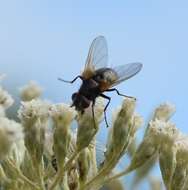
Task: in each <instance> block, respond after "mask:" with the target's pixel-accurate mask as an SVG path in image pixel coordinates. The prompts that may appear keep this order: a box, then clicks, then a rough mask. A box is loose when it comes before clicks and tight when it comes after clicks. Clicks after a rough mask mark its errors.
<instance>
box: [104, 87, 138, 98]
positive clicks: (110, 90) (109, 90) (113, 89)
mask: <svg viewBox="0 0 188 190" xmlns="http://www.w3.org/2000/svg"><path fill="white" fill-rule="evenodd" d="M112 91H115V92H116V93H117V94H118V95H119V96H123V97H126V98H132V99H134V100H136V98H135V97H132V96H127V95H125V94H121V93H120V92H119V90H117V89H116V88H111V89H108V90H106V92H112Z"/></svg>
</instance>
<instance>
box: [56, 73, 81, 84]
mask: <svg viewBox="0 0 188 190" xmlns="http://www.w3.org/2000/svg"><path fill="white" fill-rule="evenodd" d="M78 78H80V79H81V80H83V77H82V76H80V75H78V76H77V77H75V78H74V79H73V80H72V81H68V80H64V79H62V78H58V80H60V81H62V82H66V83H71V84H72V83H74V82H75V81H76V80H77V79H78Z"/></svg>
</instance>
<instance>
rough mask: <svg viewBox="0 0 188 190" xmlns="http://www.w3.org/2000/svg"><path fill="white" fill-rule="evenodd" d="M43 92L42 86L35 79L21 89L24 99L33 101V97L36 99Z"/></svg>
mask: <svg viewBox="0 0 188 190" xmlns="http://www.w3.org/2000/svg"><path fill="white" fill-rule="evenodd" d="M41 93H42V88H41V87H40V86H39V85H38V84H37V83H36V82H34V81H30V82H29V83H28V84H27V85H25V86H23V87H22V88H21V90H20V96H21V99H22V101H31V100H32V99H36V98H38V97H39V96H40V95H41Z"/></svg>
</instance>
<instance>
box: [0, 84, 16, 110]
mask: <svg viewBox="0 0 188 190" xmlns="http://www.w3.org/2000/svg"><path fill="white" fill-rule="evenodd" d="M13 103H14V100H13V98H12V96H11V95H10V94H9V93H8V92H7V91H5V90H4V89H3V88H2V87H0V105H1V106H2V107H3V108H4V109H7V108H9V107H10V106H11V105H12V104H13Z"/></svg>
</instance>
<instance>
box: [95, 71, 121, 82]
mask: <svg viewBox="0 0 188 190" xmlns="http://www.w3.org/2000/svg"><path fill="white" fill-rule="evenodd" d="M93 78H94V80H95V81H96V82H98V83H99V84H100V83H106V84H109V85H111V84H113V83H114V81H116V80H117V78H118V76H117V73H116V72H115V71H114V70H113V69H110V68H101V69H98V70H97V71H96V74H95V76H94V77H93Z"/></svg>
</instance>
